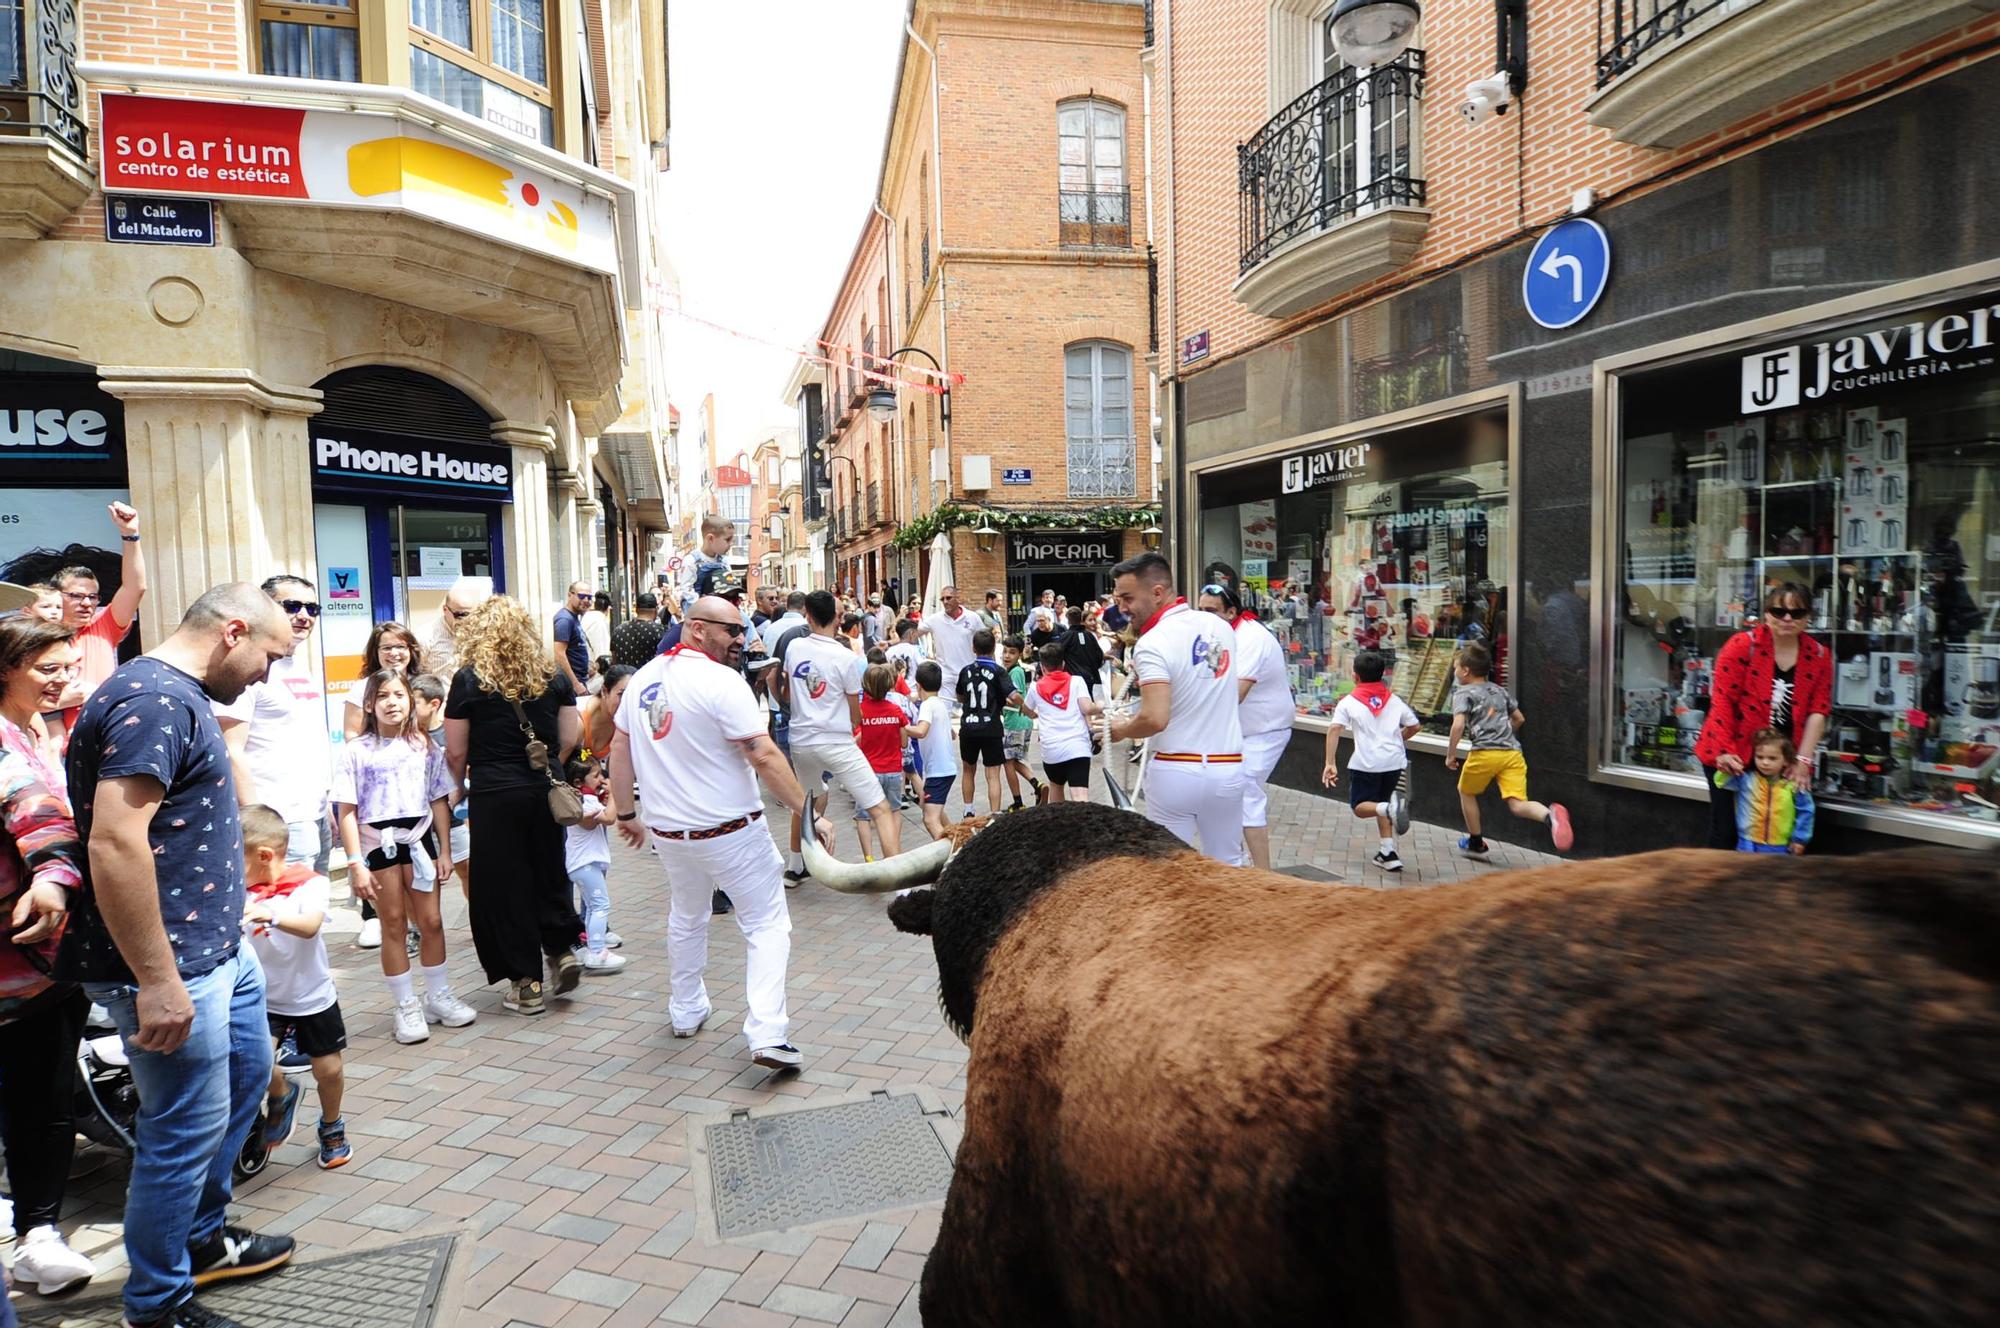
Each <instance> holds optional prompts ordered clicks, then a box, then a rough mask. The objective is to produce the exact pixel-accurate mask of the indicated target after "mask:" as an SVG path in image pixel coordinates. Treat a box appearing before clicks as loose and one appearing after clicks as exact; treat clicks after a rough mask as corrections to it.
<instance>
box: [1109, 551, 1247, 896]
mask: <svg viewBox="0 0 2000 1328" xmlns="http://www.w3.org/2000/svg"><path fill="white" fill-rule="evenodd" d="M1111 575H1112V577H1113V582H1112V585H1113V588H1114V593H1115V594H1116V596H1117V600H1118V606H1119V607H1120V608H1121V609H1123V610H1124V611H1125V612H1126V613H1127V614H1128V615H1130V617H1131V618H1132V621H1134V622H1136V623H1138V624H1139V644H1138V646H1137V647H1136V648H1135V649H1134V650H1133V652H1132V661H1133V673H1134V675H1135V677H1136V678H1137V680H1138V683H1139V709H1138V711H1137V712H1136V713H1134V714H1132V715H1129V716H1127V717H1125V718H1122V719H1115V720H1113V721H1112V722H1111V732H1110V736H1111V740H1112V741H1113V742H1123V741H1126V740H1128V739H1129V740H1132V741H1137V740H1138V739H1140V738H1148V737H1150V738H1153V740H1154V741H1153V749H1152V750H1153V760H1152V769H1151V770H1149V771H1148V772H1147V774H1146V816H1147V817H1148V819H1150V820H1152V821H1154V822H1156V823H1158V824H1160V825H1162V826H1165V827H1166V828H1167V829H1168V830H1171V831H1173V833H1174V834H1175V835H1177V836H1179V837H1180V838H1181V839H1182V840H1184V841H1186V842H1187V843H1188V844H1189V845H1191V846H1192V845H1194V844H1195V842H1196V839H1197V838H1199V840H1200V848H1201V851H1202V852H1203V853H1205V854H1207V855H1208V856H1209V857H1211V858H1214V859H1215V860H1216V861H1218V862H1226V863H1228V864H1230V865H1231V866H1241V865H1242V863H1243V729H1242V726H1241V724H1240V723H1239V722H1238V720H1237V717H1236V702H1237V689H1236V678H1235V676H1234V674H1233V673H1232V672H1231V670H1230V667H1229V661H1230V655H1231V648H1232V646H1233V645H1234V644H1235V640H1236V636H1235V633H1234V631H1232V630H1231V628H1230V626H1229V624H1228V623H1226V622H1224V621H1223V620H1222V619H1220V618H1218V617H1216V616H1215V615H1214V614H1212V613H1203V612H1201V611H1200V610H1198V609H1191V608H1189V607H1188V602H1187V599H1186V597H1184V596H1180V595H1176V594H1175V593H1174V573H1173V569H1172V568H1171V567H1169V566H1168V565H1167V560H1166V559H1165V558H1162V557H1161V556H1160V555H1159V554H1157V553H1142V554H1140V555H1139V556H1138V557H1136V558H1128V559H1126V560H1125V561H1124V562H1122V563H1120V564H1118V565H1117V566H1116V567H1114V568H1112V569H1111Z"/></svg>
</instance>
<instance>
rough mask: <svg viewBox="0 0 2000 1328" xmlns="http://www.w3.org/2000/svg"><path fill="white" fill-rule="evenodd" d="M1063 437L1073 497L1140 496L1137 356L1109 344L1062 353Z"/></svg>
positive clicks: (1087, 343) (1082, 346)
mask: <svg viewBox="0 0 2000 1328" xmlns="http://www.w3.org/2000/svg"><path fill="white" fill-rule="evenodd" d="M1063 416H1064V433H1065V435H1066V437H1067V441H1068V445H1069V449H1068V450H1069V458H1068V459H1069V496H1070V497H1072V498H1130V497H1136V496H1137V495H1138V492H1139V450H1138V441H1137V439H1136V437H1135V436H1134V434H1133V431H1132V352H1131V351H1130V350H1129V349H1128V348H1126V347H1124V346H1119V345H1114V344H1113V343H1111V342H1108V341H1085V342H1080V343H1078V344H1077V345H1074V346H1070V347H1068V348H1067V349H1065V350H1064V351H1063Z"/></svg>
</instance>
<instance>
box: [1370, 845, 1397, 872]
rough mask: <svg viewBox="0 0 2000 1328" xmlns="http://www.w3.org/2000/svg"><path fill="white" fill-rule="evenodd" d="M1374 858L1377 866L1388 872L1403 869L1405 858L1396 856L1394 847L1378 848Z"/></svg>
mask: <svg viewBox="0 0 2000 1328" xmlns="http://www.w3.org/2000/svg"><path fill="white" fill-rule="evenodd" d="M1372 860H1373V862H1374V863H1375V865H1376V866H1377V867H1380V868H1381V869H1382V870H1383V871H1386V872H1399V871H1401V870H1403V860H1402V859H1401V858H1399V857H1397V856H1396V851H1395V850H1394V849H1377V850H1376V852H1375V857H1374V858H1373V859H1372Z"/></svg>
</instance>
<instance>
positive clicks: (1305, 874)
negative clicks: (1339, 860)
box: [1278, 863, 1341, 885]
mask: <svg viewBox="0 0 2000 1328" xmlns="http://www.w3.org/2000/svg"><path fill="white" fill-rule="evenodd" d="M1278 870H1279V871H1280V872H1281V873H1283V874H1284V875H1286V876H1296V877H1298V878H1299V879H1300V880H1301V881H1317V882H1319V883H1320V884H1322V885H1338V884H1340V883H1341V882H1340V878H1339V877H1338V876H1335V875H1334V874H1333V873H1332V872H1329V871H1324V870H1322V869H1321V868H1318V867H1310V866H1307V865H1306V864H1304V863H1299V864H1298V865H1296V866H1291V867H1280V868H1278Z"/></svg>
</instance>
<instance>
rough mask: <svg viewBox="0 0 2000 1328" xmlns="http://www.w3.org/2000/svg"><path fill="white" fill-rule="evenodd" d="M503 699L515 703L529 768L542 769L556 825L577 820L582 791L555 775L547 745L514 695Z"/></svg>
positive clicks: (550, 809) (511, 704)
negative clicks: (547, 785)
mask: <svg viewBox="0 0 2000 1328" xmlns="http://www.w3.org/2000/svg"><path fill="white" fill-rule="evenodd" d="M505 699H506V702H507V704H508V705H510V706H512V707H514V719H515V720H516V722H518V723H519V724H520V726H521V736H522V737H523V738H525V739H526V740H527V748H528V766H529V768H530V769H533V770H539V771H541V772H542V775H543V777H544V778H546V779H547V780H548V781H549V815H550V816H552V817H554V818H555V822H556V824H557V825H565V826H567V825H577V824H579V823H580V822H582V820H583V794H581V793H579V792H578V791H577V790H576V789H575V788H574V787H572V786H571V785H569V784H566V783H564V782H563V781H562V780H560V779H557V778H556V774H555V771H554V770H552V769H551V768H550V766H549V745H548V744H547V743H545V742H543V741H542V740H541V739H540V738H539V737H537V736H536V734H535V726H534V725H532V724H530V723H529V722H528V712H527V711H525V710H523V709H521V703H520V702H519V701H516V700H515V699H514V698H513V697H511V696H509V697H507V698H505Z"/></svg>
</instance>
